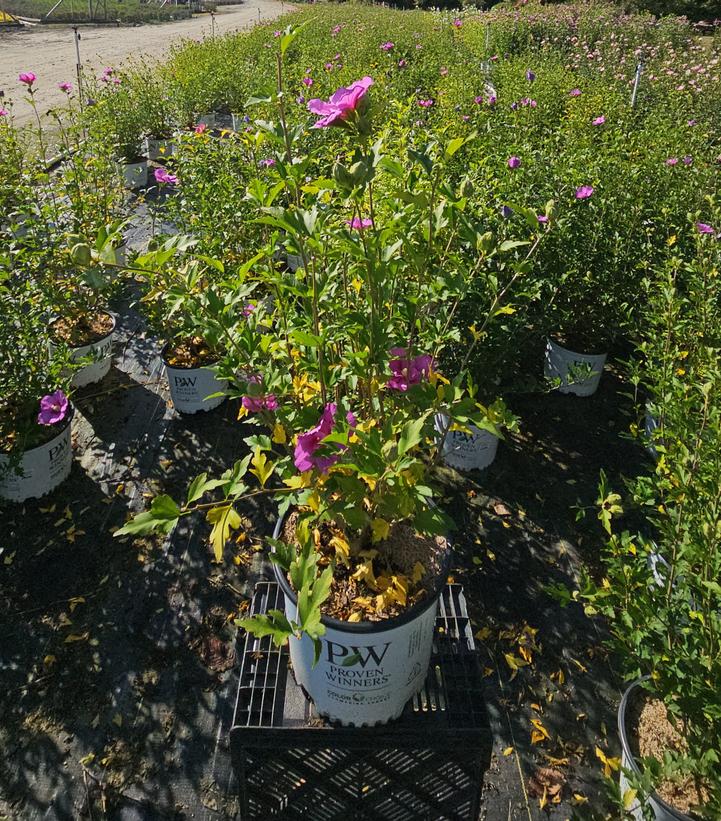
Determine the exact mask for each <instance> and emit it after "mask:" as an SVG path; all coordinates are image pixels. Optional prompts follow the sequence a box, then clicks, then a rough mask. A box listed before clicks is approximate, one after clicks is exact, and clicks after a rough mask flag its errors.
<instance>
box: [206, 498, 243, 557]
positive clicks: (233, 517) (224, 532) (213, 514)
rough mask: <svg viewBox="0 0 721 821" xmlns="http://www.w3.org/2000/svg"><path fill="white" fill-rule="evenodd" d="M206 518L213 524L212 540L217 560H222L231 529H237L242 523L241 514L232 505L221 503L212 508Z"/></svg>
mask: <svg viewBox="0 0 721 821" xmlns="http://www.w3.org/2000/svg"><path fill="white" fill-rule="evenodd" d="M206 518H207V520H208V521H209V522H210V523H211V524H212V525H213V530H212V531H211V533H210V542H211V544H212V545H213V552H214V553H215V561H216V562H222V560H223V548H224V547H225V543H226V542H227V541H228V538H229V537H230V533H231V531H232V530H237V529H238V528H239V527H240V525H241V519H240V516H239V515H238V514H237V513H236V511H235V508H233V506H232V505H219V506H218V507H213V508H211V509H210V510H209V511H208V514H207V516H206Z"/></svg>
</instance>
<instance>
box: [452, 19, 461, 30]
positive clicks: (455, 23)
mask: <svg viewBox="0 0 721 821" xmlns="http://www.w3.org/2000/svg"><path fill="white" fill-rule="evenodd" d="M451 25H452V26H453V27H454V28H457V29H459V28H460V27H461V26H462V25H463V20H460V19H459V18H458V17H456V19H455V20H454V21H453V23H452V24H451Z"/></svg>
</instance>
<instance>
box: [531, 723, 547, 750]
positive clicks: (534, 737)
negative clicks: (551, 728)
mask: <svg viewBox="0 0 721 821" xmlns="http://www.w3.org/2000/svg"><path fill="white" fill-rule="evenodd" d="M531 724H532V725H533V730H532V731H531V744H538V743H539V742H540V741H543V740H544V739H550V738H551V736H550V735H549V734H548V730H547V729H546V728H545V727H544V726H543V724H542V723H541V720H540V719H539V718H532V719H531Z"/></svg>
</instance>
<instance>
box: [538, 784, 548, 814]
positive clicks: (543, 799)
mask: <svg viewBox="0 0 721 821" xmlns="http://www.w3.org/2000/svg"><path fill="white" fill-rule="evenodd" d="M538 804H539V806H540V808H541V809H543V808H544V807H545V806H546V804H548V787H546V786H545V784H544V786H543V795H542V796H541V798H540V799H539V801H538Z"/></svg>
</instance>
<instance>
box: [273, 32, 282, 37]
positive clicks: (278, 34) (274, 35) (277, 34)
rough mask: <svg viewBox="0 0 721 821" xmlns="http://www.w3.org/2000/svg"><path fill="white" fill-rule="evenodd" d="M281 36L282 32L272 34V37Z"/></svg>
mask: <svg viewBox="0 0 721 821" xmlns="http://www.w3.org/2000/svg"><path fill="white" fill-rule="evenodd" d="M281 34H282V32H280V31H274V32H273V37H280V35H281Z"/></svg>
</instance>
